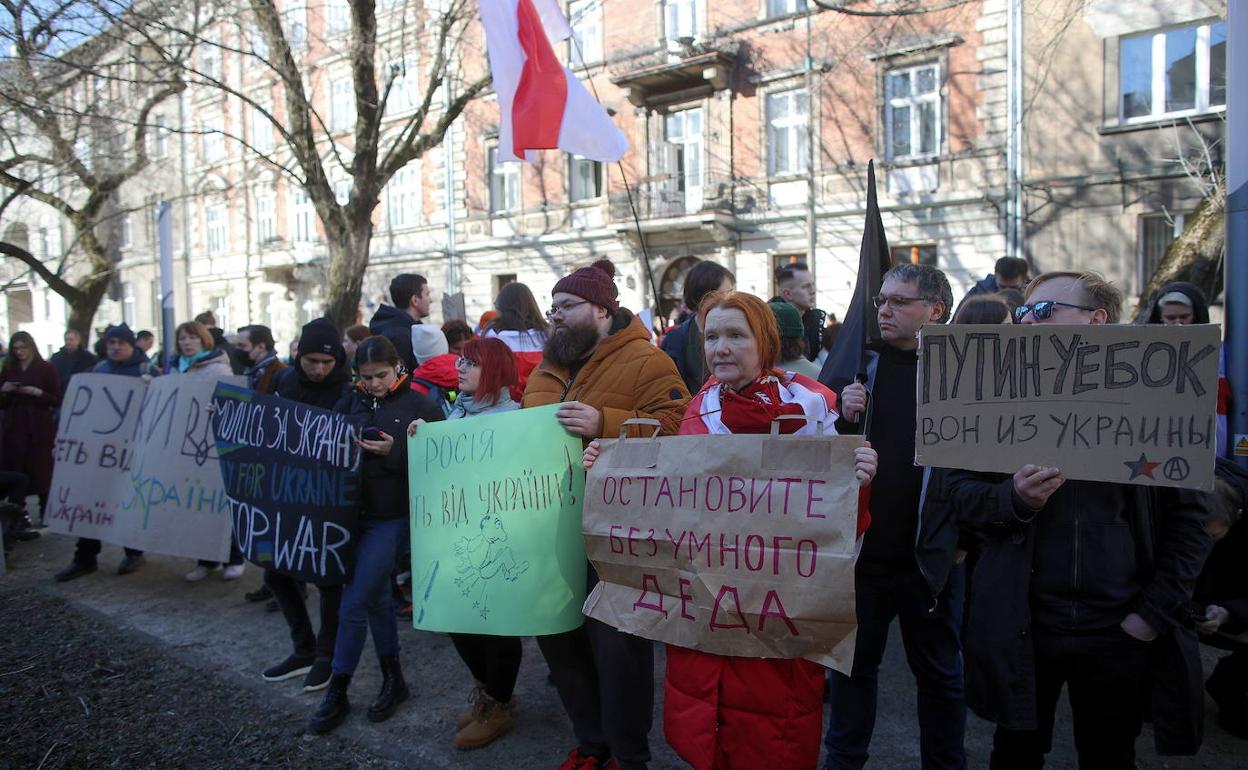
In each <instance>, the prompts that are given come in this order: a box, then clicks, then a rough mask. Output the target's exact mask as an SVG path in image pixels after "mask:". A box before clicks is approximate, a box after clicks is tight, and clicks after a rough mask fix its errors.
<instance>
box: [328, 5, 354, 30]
mask: <svg viewBox="0 0 1248 770" xmlns="http://www.w3.org/2000/svg"><path fill="white" fill-rule="evenodd" d="M325 5H326V8H327V10H326V18H325V31H326V32H328V33H329V34H331V35H339V34H342V33H343V32H346V31H347V30H348V29H350V28H351V6H350V5H348V4H347V0H325Z"/></svg>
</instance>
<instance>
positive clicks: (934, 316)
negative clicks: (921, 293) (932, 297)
mask: <svg viewBox="0 0 1248 770" xmlns="http://www.w3.org/2000/svg"><path fill="white" fill-rule="evenodd" d="M931 307H932V313H931V315H930V316H929V317H928V319H927V320H928V321H931V322H932V323H940V319H942V318H944V317H945V303H944V300H936V301H935V302H933V303H932V305H931Z"/></svg>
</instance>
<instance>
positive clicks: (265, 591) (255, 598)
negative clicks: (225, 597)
mask: <svg viewBox="0 0 1248 770" xmlns="http://www.w3.org/2000/svg"><path fill="white" fill-rule="evenodd" d="M243 598H244V599H246V600H247V601H249V602H267V601H268V600H269V599H272V598H273V592H272V591H270V590H269V587H268V586H264V585H262V586H260V587H259V588H257V589H256V590H254V591H250V592H248V593H245V594H243Z"/></svg>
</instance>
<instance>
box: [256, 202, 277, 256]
mask: <svg viewBox="0 0 1248 770" xmlns="http://www.w3.org/2000/svg"><path fill="white" fill-rule="evenodd" d="M275 211H276V201H275V200H274V197H273V193H272V192H271V191H269V190H263V191H260V192H257V193H256V243H257V244H259V245H264V244H266V243H270V242H272V241H273V240H275V239H276V238H277V222H276V217H275Z"/></svg>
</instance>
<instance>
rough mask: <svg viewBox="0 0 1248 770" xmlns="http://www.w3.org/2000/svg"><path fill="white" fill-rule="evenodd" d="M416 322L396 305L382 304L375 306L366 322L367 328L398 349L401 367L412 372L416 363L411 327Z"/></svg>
mask: <svg viewBox="0 0 1248 770" xmlns="http://www.w3.org/2000/svg"><path fill="white" fill-rule="evenodd" d="M418 323H420V321H417V320H416V319H414V318H412V317H411V316H410V315H408V314H407V313H406V312H404V311H402V310H399V309H398V308H397V307H394V306H392V305H382V306H381V307H379V308H377V312H376V313H374V314H373V317H372V319H371V320H370V321H369V322H368V330H369V331H370V332H372V333H373V334H380V335H381V336H383V337H385V338H386V339H388V340H390V342H392V343H393V344H394V349H395V350H397V351H399V358H400V359H401V360H402V361H403V367H404V368H405V369H407V371H409V372H414V371H416V367H417V363H416V355H415V354H414V353H413V352H412V327H413V326H415V325H416V324H418Z"/></svg>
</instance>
